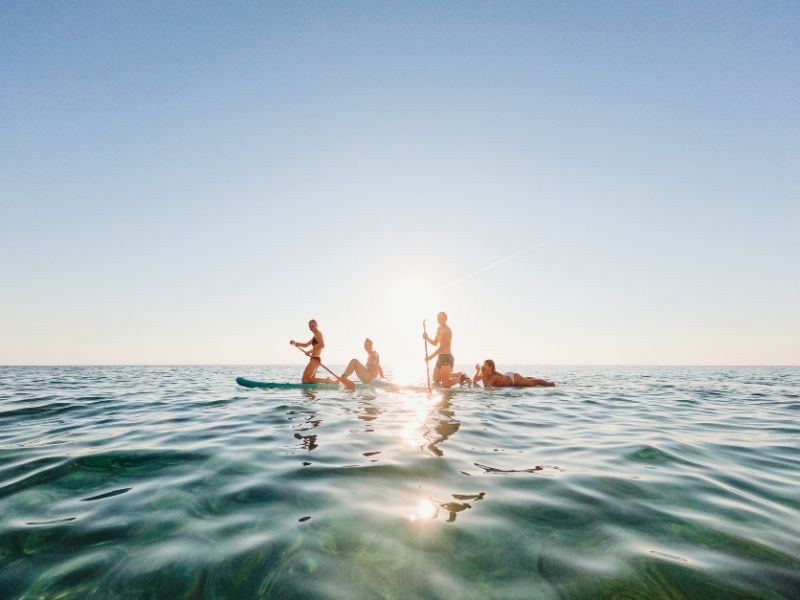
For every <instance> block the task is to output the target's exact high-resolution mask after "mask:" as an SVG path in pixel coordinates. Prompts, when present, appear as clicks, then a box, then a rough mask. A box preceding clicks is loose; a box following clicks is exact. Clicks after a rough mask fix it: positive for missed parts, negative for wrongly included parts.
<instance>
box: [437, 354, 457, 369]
mask: <svg viewBox="0 0 800 600" xmlns="http://www.w3.org/2000/svg"><path fill="white" fill-rule="evenodd" d="M454 363H455V361H454V360H453V355H452V354H440V355H439V358H437V359H436V366H437V367H452V366H453V364H454Z"/></svg>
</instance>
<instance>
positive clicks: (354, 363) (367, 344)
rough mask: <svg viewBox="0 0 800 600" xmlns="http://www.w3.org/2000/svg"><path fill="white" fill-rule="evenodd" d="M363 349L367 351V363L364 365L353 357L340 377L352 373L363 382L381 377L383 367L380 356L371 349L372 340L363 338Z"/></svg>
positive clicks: (370, 381)
mask: <svg viewBox="0 0 800 600" xmlns="http://www.w3.org/2000/svg"><path fill="white" fill-rule="evenodd" d="M364 350H366V351H367V365H366V366H364V365H363V364H361V362H360V361H358V360H356V359H355V358H354V359H352V360H351V361H350V363H349V364H348V365H347V368H346V369H345V370H344V373H342V379H346V378H347V377H349V376H350V375H352V374H353V373H355V374H356V375H357V376H358V378H359V379H360V380H361V381H363V382H364V383H372V380H373V379H377V378H379V377H380V378H381V379H383V378H384V376H383V369H382V368H381V357H380V356H379V355H378V353H377V352H376V351H375V350H373V349H372V340H371V339H369V338H367V339H365V340H364Z"/></svg>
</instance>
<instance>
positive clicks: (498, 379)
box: [472, 358, 555, 388]
mask: <svg viewBox="0 0 800 600" xmlns="http://www.w3.org/2000/svg"><path fill="white" fill-rule="evenodd" d="M479 381H483V387H485V388H493V387H534V386H546V387H552V386H554V385H555V383H553V382H552V381H546V380H544V379H536V378H535V377H525V376H524V375H520V374H519V373H514V372H511V371H509V372H508V373H498V372H497V369H495V366H494V361H493V360H492V359H491V358H489V359H486V360H485V361H483V366H481V365H475V377H473V378H472V383H473V384H477V383H478V382H479Z"/></svg>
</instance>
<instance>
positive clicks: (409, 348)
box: [382, 275, 442, 383]
mask: <svg viewBox="0 0 800 600" xmlns="http://www.w3.org/2000/svg"><path fill="white" fill-rule="evenodd" d="M441 301H442V299H441V293H440V290H439V287H438V286H437V285H436V284H435V283H434V282H433V281H429V280H425V279H423V278H422V277H417V276H411V275H408V276H399V277H396V278H394V279H392V280H391V281H389V282H388V283H387V284H386V285H385V287H384V302H383V306H384V314H383V318H382V321H383V323H386V324H387V325H388V327H387V332H386V339H385V341H384V342H383V346H384V348H385V349H386V351H387V352H385V354H386V356H387V359H388V360H387V364H391V366H392V371H393V374H394V378H395V380H396V381H399V382H404V383H413V382H420V381H423V380H424V379H425V347H424V342H423V340H422V322H423V320H427V330H428V334H429V335H430V336H431V337H433V336H434V335H435V332H436V318H435V315H436V313H437V312H439V311H440V310H442V308H441ZM430 351H431V352H432V351H433V350H432V349H430Z"/></svg>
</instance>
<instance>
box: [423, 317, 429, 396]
mask: <svg viewBox="0 0 800 600" xmlns="http://www.w3.org/2000/svg"><path fill="white" fill-rule="evenodd" d="M422 333H424V334H425V337H424V338H423V339H424V340H425V374H426V375H427V376H428V393H429V394H430V393H431V364H430V363H429V362H428V328H427V327H425V321H424V320H423V321H422Z"/></svg>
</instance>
